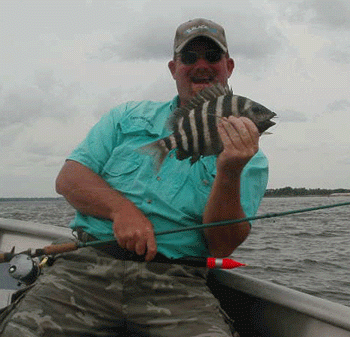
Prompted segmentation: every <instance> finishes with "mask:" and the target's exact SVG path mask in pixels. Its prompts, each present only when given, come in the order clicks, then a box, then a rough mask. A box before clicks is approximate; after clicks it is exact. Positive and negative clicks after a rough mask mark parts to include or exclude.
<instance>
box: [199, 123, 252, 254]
mask: <svg viewBox="0 0 350 337" xmlns="http://www.w3.org/2000/svg"><path fill="white" fill-rule="evenodd" d="M218 131H219V134H220V138H221V140H222V142H223V145H224V150H223V151H222V152H221V154H220V155H219V156H218V159H217V175H216V177H215V180H214V184H213V187H212V190H211V193H210V196H209V200H208V202H207V205H206V208H205V211H204V216H203V223H210V222H217V221H222V220H230V219H240V218H244V217H245V214H244V211H243V209H242V206H241V201H240V176H241V173H242V170H243V168H244V166H245V165H246V164H247V163H248V161H249V160H250V159H251V158H252V157H253V156H254V155H255V154H256V152H257V151H258V149H259V146H258V142H259V132H258V130H257V128H256V126H255V124H254V123H253V122H252V121H250V120H249V119H247V118H244V117H243V118H235V117H230V118H229V119H228V120H223V122H222V123H221V124H220V125H219V127H218ZM249 232H250V224H249V223H248V222H242V223H238V224H232V225H227V226H222V227H215V228H207V229H205V230H204V233H205V236H206V239H207V242H208V247H209V251H210V253H211V254H212V255H213V256H216V257H225V256H228V255H230V254H231V253H232V252H233V251H234V250H235V249H236V248H237V247H238V246H239V245H240V244H241V243H242V242H243V241H244V240H245V239H246V237H247V236H248V235H249Z"/></svg>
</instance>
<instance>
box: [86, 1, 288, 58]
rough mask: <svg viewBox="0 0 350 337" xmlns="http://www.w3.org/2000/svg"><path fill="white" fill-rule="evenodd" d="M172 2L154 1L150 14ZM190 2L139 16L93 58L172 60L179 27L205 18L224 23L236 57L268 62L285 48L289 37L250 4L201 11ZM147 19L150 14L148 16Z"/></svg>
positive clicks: (221, 3)
mask: <svg viewBox="0 0 350 337" xmlns="http://www.w3.org/2000/svg"><path fill="white" fill-rule="evenodd" d="M165 4H166V6H169V3H168V2H165V3H164V4H163V2H159V1H150V2H148V3H147V9H146V10H147V12H151V10H152V9H153V10H154V13H159V12H160V10H161V9H160V8H159V7H160V6H165ZM193 6H194V5H193V4H191V3H189V2H188V1H177V2H176V6H174V8H170V9H169V8H166V11H165V12H164V13H165V14H164V15H163V14H162V15H158V16H157V15H156V14H152V15H149V16H148V19H146V20H145V19H143V17H138V18H136V19H135V20H134V24H132V25H130V26H129V29H128V30H127V31H126V32H125V33H123V34H120V32H115V34H114V36H115V40H114V41H113V42H109V43H104V44H103V45H102V46H101V48H100V50H99V52H97V53H95V54H91V55H90V58H92V59H93V58H97V59H100V60H103V61H107V60H111V59H113V58H115V59H117V60H121V61H125V60H127V61H137V60H152V59H169V58H170V57H172V54H173V49H172V48H173V38H174V35H175V30H176V28H177V26H178V25H179V24H180V23H182V22H185V21H188V20H190V19H193V18H196V17H205V18H208V19H212V20H213V21H215V22H217V23H220V24H221V25H223V26H224V28H225V30H226V35H227V39H228V44H229V49H230V50H231V53H232V54H233V55H235V56H242V57H245V58H247V59H251V60H256V59H264V58H267V57H269V56H270V55H275V54H276V53H278V51H279V50H281V49H282V47H283V44H284V42H285V38H284V36H283V34H282V33H281V32H280V30H279V29H278V28H277V27H276V26H275V25H274V24H273V23H272V21H271V17H270V16H269V15H268V14H267V13H266V12H264V11H263V10H262V9H259V8H258V7H253V6H252V5H251V3H250V2H248V1H237V2H235V6H233V8H232V9H230V8H228V7H227V2H226V1H217V2H215V5H214V4H213V3H211V2H208V3H206V6H203V8H201V9H200V10H199V9H198V6H195V7H196V8H194V7H193ZM185 12H186V15H185V14H184V13H185ZM146 16H147V15H146Z"/></svg>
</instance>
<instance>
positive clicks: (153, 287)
mask: <svg viewBox="0 0 350 337" xmlns="http://www.w3.org/2000/svg"><path fill="white" fill-rule="evenodd" d="M169 69H170V72H171V74H172V76H173V78H174V80H175V81H176V85H177V90H178V96H177V97H175V98H174V100H172V101H170V102H149V101H144V102H127V103H125V104H123V105H121V106H119V107H117V108H115V109H113V110H112V111H111V112H110V113H109V114H107V115H105V116H104V117H103V118H102V119H101V120H100V122H99V123H98V124H97V125H96V126H95V127H94V128H93V129H92V130H91V131H90V133H89V135H88V136H87V138H86V139H85V140H84V141H83V142H82V143H81V144H80V145H79V146H78V148H77V149H75V150H74V151H73V153H72V154H71V156H70V157H69V158H68V160H67V161H66V163H65V165H64V166H63V168H62V170H61V172H60V174H59V176H58V178H57V182H56V188H57V192H58V193H60V194H62V195H63V196H64V197H65V198H66V199H67V200H68V201H69V202H70V203H71V204H72V205H73V206H74V207H75V208H76V209H77V215H76V217H75V219H74V220H73V222H72V224H71V227H72V228H73V229H75V230H76V231H77V232H78V235H79V238H80V239H81V240H85V241H87V240H90V241H91V240H102V239H111V238H113V237H114V238H115V239H116V240H117V242H118V246H116V245H115V246H110V247H105V248H102V249H94V248H83V249H80V250H78V251H77V252H74V253H66V254H62V255H61V256H59V257H57V258H56V260H55V263H54V264H53V266H52V267H50V268H48V269H47V271H45V272H44V274H43V275H42V276H41V277H40V278H39V279H38V281H37V282H36V284H35V285H34V286H33V289H31V291H28V293H27V294H26V296H25V297H24V299H23V300H21V301H19V304H18V305H17V307H16V308H15V309H14V310H13V311H12V312H11V314H9V316H8V317H7V318H6V319H5V324H4V327H3V329H4V330H3V332H2V333H3V334H2V336H15V335H16V336H20V335H21V333H22V335H23V336H24V335H25V336H126V335H128V334H130V335H131V336H204V335H205V336H231V332H230V329H229V326H228V324H227V322H225V320H227V317H225V314H224V313H223V312H222V310H221V309H220V308H219V305H218V302H217V300H216V299H215V298H214V297H213V296H212V294H211V293H210V292H209V290H208V289H207V287H206V284H205V270H203V269H204V268H192V267H184V266H180V265H176V264H165V263H158V262H155V261H157V258H159V257H161V258H164V256H165V257H167V258H179V257H184V256H209V255H212V256H215V257H225V256H228V255H230V254H231V253H232V252H233V250H234V249H235V248H236V247H238V246H239V245H240V244H241V243H242V242H243V241H244V240H245V239H246V237H247V236H248V234H249V231H250V224H249V223H248V222H242V223H240V224H234V225H232V226H222V227H216V228H211V229H205V230H204V231H202V230H198V231H193V230H192V231H190V232H186V234H183V233H182V232H181V233H175V234H171V235H162V236H158V237H157V235H156V234H157V233H158V232H161V231H163V230H170V229H177V228H183V227H186V226H194V225H196V224H201V223H210V222H214V221H220V220H228V219H238V218H243V217H245V216H252V215H254V214H255V212H256V211H257V208H258V206H259V203H260V200H261V198H262V196H263V194H264V192H265V188H266V184H267V160H266V158H265V156H264V155H263V154H262V153H261V151H258V140H259V133H258V130H257V128H256V127H255V125H254V124H253V122H251V121H250V120H249V119H247V118H235V117H230V118H229V119H227V120H224V121H222V122H221V123H220V125H219V126H218V131H219V135H220V138H221V140H222V142H223V145H224V149H223V151H222V152H221V153H220V154H219V155H218V156H217V157H216V156H209V157H204V158H201V159H200V160H198V161H197V162H196V163H194V164H193V165H191V163H190V161H189V160H183V161H180V160H178V159H177V158H176V154H175V150H173V151H170V152H169V154H168V156H167V157H166V158H165V160H164V162H163V164H162V166H161V168H160V170H159V172H155V170H154V166H153V160H152V157H150V156H148V155H144V154H142V153H140V152H138V151H136V150H137V149H139V148H140V147H142V146H144V145H146V144H149V143H150V142H152V141H155V140H157V139H161V138H163V137H164V136H167V135H168V134H169V130H168V129H167V127H166V121H167V119H168V117H169V116H170V115H171V113H172V112H173V110H174V109H175V108H176V107H177V106H183V105H184V104H186V103H187V102H188V101H189V100H191V98H192V97H194V96H195V95H196V93H198V92H199V91H200V90H202V89H204V88H206V87H209V86H212V85H213V84H214V83H218V82H219V83H221V84H222V85H227V81H228V78H229V77H230V76H231V74H232V72H233V69H234V61H233V59H232V58H230V56H229V54H228V48H227V42H226V37H225V32H224V30H223V28H222V27H221V26H219V25H218V24H216V23H214V22H212V21H209V20H205V19H195V20H192V21H189V22H186V23H184V24H182V25H180V26H179V27H178V29H177V31H176V36H175V41H174V58H173V60H171V61H170V62H169ZM126 256H128V257H130V256H132V257H133V258H134V260H137V259H138V258H140V259H141V260H145V261H148V262H135V261H127V262H126V261H123V260H121V259H123V258H125V257H126ZM152 260H153V261H152ZM6 322H8V323H7V324H6ZM0 331H1V329H0Z"/></svg>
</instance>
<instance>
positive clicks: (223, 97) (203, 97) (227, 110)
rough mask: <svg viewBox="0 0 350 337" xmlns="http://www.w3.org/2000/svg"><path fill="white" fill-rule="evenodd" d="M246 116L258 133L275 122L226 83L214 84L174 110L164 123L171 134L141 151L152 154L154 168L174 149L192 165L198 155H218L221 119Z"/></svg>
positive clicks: (180, 158)
mask: <svg viewBox="0 0 350 337" xmlns="http://www.w3.org/2000/svg"><path fill="white" fill-rule="evenodd" d="M231 115H232V116H235V117H247V118H249V119H250V120H252V121H253V122H254V124H255V125H256V127H257V128H258V130H259V133H260V134H263V133H265V131H266V130H267V129H269V128H270V127H271V126H273V125H275V124H276V123H275V122H274V121H272V120H271V119H272V118H273V117H276V116H277V115H276V113H275V112H273V111H271V110H269V109H268V108H266V107H264V106H263V105H261V104H259V103H257V102H254V101H252V100H251V99H249V98H246V97H243V96H239V95H234V94H233V91H232V89H230V88H229V87H228V86H223V85H221V84H215V85H213V86H211V87H208V88H205V89H203V90H202V91H200V92H199V93H197V95H196V96H195V97H194V98H192V99H191V100H190V101H189V102H188V103H187V104H186V105H184V106H183V107H179V108H177V109H175V110H174V112H173V113H172V115H171V116H170V117H169V118H168V121H167V126H168V129H169V131H170V132H171V134H170V135H169V136H168V137H165V138H162V139H159V140H157V141H155V142H152V143H150V144H148V145H146V146H143V147H142V148H141V149H140V150H141V152H142V153H145V152H146V153H148V154H149V155H151V156H153V157H154V161H155V164H156V167H157V169H158V170H159V168H160V167H161V165H162V163H163V161H164V159H165V157H166V156H167V155H168V153H169V152H170V151H171V150H173V149H176V158H177V159H178V160H184V159H187V158H190V162H191V164H194V163H195V162H197V161H198V160H199V158H200V157H202V156H203V157H205V156H210V155H218V154H220V152H221V151H222V150H223V145H222V142H221V139H220V136H219V133H218V130H217V125H218V123H219V122H220V119H222V118H224V117H229V116H231Z"/></svg>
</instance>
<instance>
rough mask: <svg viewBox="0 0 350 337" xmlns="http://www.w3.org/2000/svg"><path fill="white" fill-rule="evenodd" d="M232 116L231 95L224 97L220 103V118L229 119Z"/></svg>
mask: <svg viewBox="0 0 350 337" xmlns="http://www.w3.org/2000/svg"><path fill="white" fill-rule="evenodd" d="M231 115H232V95H226V96H224V100H223V102H222V116H223V117H230V116H231Z"/></svg>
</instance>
